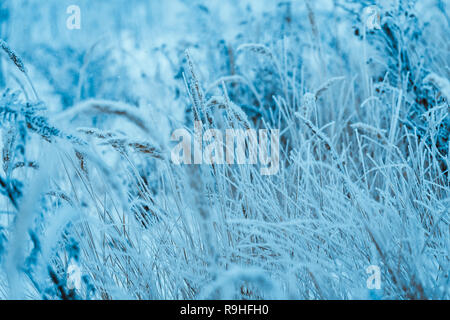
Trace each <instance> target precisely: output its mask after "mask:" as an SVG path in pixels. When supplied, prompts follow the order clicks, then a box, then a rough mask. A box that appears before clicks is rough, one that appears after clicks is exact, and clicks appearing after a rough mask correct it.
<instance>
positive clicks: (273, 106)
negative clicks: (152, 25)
mask: <svg viewBox="0 0 450 320" xmlns="http://www.w3.org/2000/svg"><path fill="white" fill-rule="evenodd" d="M231 2H232V1H231ZM231 2H230V3H231ZM424 2H426V1H424ZM118 3H120V1H118ZM258 3H259V2H258V1H255V2H254V3H252V6H250V8H251V9H248V10H246V9H245V6H244V5H243V4H241V5H239V4H237V3H234V4H233V5H231V8H234V9H233V10H235V11H236V12H240V13H241V14H242V16H244V17H246V18H247V24H245V25H244V26H243V27H242V26H241V27H237V26H235V24H236V22H235V21H234V20H233V19H230V17H229V14H228V11H227V12H225V13H224V12H222V14H220V8H221V5H220V4H219V3H215V2H214V3H213V4H207V3H206V2H205V3H204V4H202V6H192V7H189V8H185V7H184V6H183V5H181V4H179V3H178V2H177V1H175V0H174V1H173V6H175V5H176V6H177V10H178V11H180V10H181V11H183V10H184V11H185V14H186V12H188V13H189V12H191V13H192V14H191V15H189V14H186V16H184V19H187V18H188V17H189V18H192V17H195V19H194V18H192V21H191V20H189V19H188V20H187V21H189V25H190V27H191V28H192V30H190V31H189V34H188V35H186V36H189V38H193V39H196V38H195V37H196V36H198V35H200V36H198V38H197V39H196V40H193V41H194V43H195V44H196V46H192V45H191V44H190V43H189V42H188V41H184V40H185V39H182V37H180V39H179V40H178V42H177V41H174V40H173V39H172V40H167V41H168V46H167V47H165V46H161V47H158V48H157V49H155V50H153V51H151V50H145V46H146V44H145V43H141V44H139V45H137V44H136V43H134V42H133V41H132V40H133V37H132V36H126V35H123V34H122V33H119V31H118V33H117V35H118V37H125V38H127V37H128V38H127V39H128V41H120V44H115V43H114V42H113V41H111V40H102V41H111V42H110V43H109V45H106V44H105V43H103V44H101V45H96V47H95V50H91V47H88V46H86V47H84V48H81V49H79V48H78V49H79V50H80V51H81V52H89V56H88V58H86V56H85V59H80V61H79V67H80V70H82V73H83V75H82V77H81V76H80V78H77V79H75V80H73V83H72V86H68V88H69V89H64V88H67V86H65V85H64V86H63V85H62V84H58V83H57V81H55V79H53V76H55V77H56V76H60V77H61V79H59V80H60V81H61V82H64V81H66V82H67V81H68V82H69V83H70V81H69V79H70V76H69V74H70V72H72V71H70V70H71V69H70V68H69V67H67V68H68V69H67V70H65V72H62V71H60V72H62V73H63V75H61V73H56V74H52V71H48V72H44V71H43V70H42V71H39V67H38V66H39V65H42V64H41V62H39V61H38V60H39V58H38V57H33V56H32V54H31V53H29V54H27V53H26V52H23V54H22V53H21V54H16V53H14V51H13V48H14V44H15V43H16V44H17V46H18V47H22V48H23V46H24V44H23V43H20V42H18V40H15V39H18V36H16V37H14V36H13V35H12V36H11V42H8V43H7V42H1V43H0V45H1V46H2V48H3V50H4V51H5V53H6V55H4V56H3V57H4V58H5V59H3V64H4V65H7V66H8V67H4V69H3V73H2V74H3V75H4V79H5V83H6V87H11V88H13V89H14V90H18V91H17V93H16V94H13V93H12V91H5V94H4V95H3V97H2V98H0V124H1V127H0V132H1V138H2V144H1V146H2V165H3V167H2V169H3V170H2V171H0V192H1V199H0V298H2V299H4V298H30V299H42V298H44V299H53V298H64V299H71V298H77V299H122V298H131V299H220V298H228V299H249V298H250V299H366V298H369V299H371V298H373V299H448V298H449V274H448V270H449V250H450V237H449V220H448V219H449V208H450V197H449V191H450V184H449V179H448V167H449V164H450V163H449V155H448V148H449V141H448V135H449V125H450V120H449V114H448V112H449V105H448V99H449V92H448V89H449V80H448V79H449V77H450V74H449V66H448V61H449V60H448V58H449V48H448V43H449V41H448V37H449V36H448V35H449V33H448V32H445V30H448V11H446V9H445V7H443V9H442V7H440V6H439V5H431V4H430V5H429V10H433V12H434V14H435V15H434V16H433V21H431V22H430V20H429V17H427V15H423V16H420V15H418V12H419V11H418V10H419V9H420V8H419V7H418V6H419V5H420V4H418V5H417V6H416V7H415V6H413V5H412V4H408V5H403V6H396V5H394V4H392V3H391V4H383V3H378V6H379V8H380V12H381V25H382V29H380V30H366V29H365V28H364V21H361V20H358V19H359V15H358V14H359V13H360V12H362V9H363V8H364V7H365V6H366V5H368V4H365V3H364V1H361V2H355V3H353V2H352V1H346V2H340V1H337V2H336V3H337V6H336V7H333V5H332V4H330V3H328V1H325V4H326V5H323V6H320V5H319V4H316V5H314V3H316V2H309V5H307V6H305V5H304V3H303V2H302V4H299V3H298V2H295V1H293V3H292V5H291V6H286V4H282V5H276V3H275V1H274V2H270V4H271V5H273V6H268V9H267V10H268V12H269V13H268V15H266V16H263V15H261V14H259V13H258V12H259V10H262V9H261V8H260V5H258ZM430 3H431V2H430ZM121 5H122V4H118V5H117V6H118V7H120V6H121ZM94 7H95V6H94ZM224 7H225V8H228V9H227V10H231V9H230V5H229V4H227V5H226V6H224ZM180 8H181V9H180ZM10 9H11V10H12V11H13V9H14V6H11V8H10ZM141 9H142V8H141ZM189 10H191V11H189ZM405 12H407V14H405ZM13 13H14V12H13ZM22 14H24V13H22ZM223 15H224V16H225V17H224V16H223ZM14 16H15V15H14V14H12V15H11V17H14ZM231 16H233V15H231ZM238 16H239V15H238ZM446 18H447V20H445V19H446ZM197 20H198V21H197ZM219 20H220V21H222V24H223V25H222V26H220V27H219V26H218V25H215V24H214V22H215V21H219ZM83 21H84V20H83ZM195 21H197V22H195ZM426 22H430V24H428V25H427V24H426ZM11 23H15V22H14V21H13V22H11ZM224 26H229V28H230V29H231V31H230V30H228V31H224V32H225V33H226V35H223V37H226V40H224V41H219V40H222V38H221V34H220V32H221V30H222V29H223V30H225V29H226V28H225V27H224ZM437 26H440V27H441V28H438V27H437ZM84 28H88V26H86V27H84ZM233 28H236V30H238V31H241V35H240V36H239V35H237V36H236V35H230V34H233V33H235V32H232V31H233V30H234V29H233ZM239 28H243V29H242V30H241V29H239ZM261 28H262V29H263V30H264V31H265V32H264V33H261V31H258V30H261ZM138 29H139V28H137V29H131V30H138ZM205 30H206V31H205ZM141 32H142V31H141ZM99 37H100V36H99ZM99 37H98V38H99ZM230 37H231V39H230ZM98 38H96V40H98ZM200 39H203V41H201V40H200ZM204 39H207V40H204ZM163 40H164V39H163ZM189 41H190V40H189ZM196 41H198V42H196ZM96 43H97V42H96ZM439 44H442V45H441V46H440V48H437V47H438V46H439ZM33 45H36V46H38V47H39V44H37V43H35V42H31V43H30V44H29V47H28V48H27V49H28V50H30V52H31V50H33V49H34V48H33ZM41 46H44V45H41ZM143 47H144V48H143ZM149 47H151V46H150V45H149ZM68 48H70V44H67V43H65V42H64V39H62V40H61V47H60V50H61V52H62V54H61V57H60V59H61V60H62V61H63V60H64V59H66V58H67V57H68V56H69V53H67V54H65V53H66V51H64V50H66V49H67V50H68ZM72 49H73V48H72ZM185 49H188V50H187V51H186V52H185ZM67 52H68V51H67ZM94 52H97V53H94ZM100 52H101V53H100ZM22 55H23V56H24V57H27V58H26V59H25V58H23V59H20V58H19V56H22ZM96 55H98V56H96ZM118 57H120V58H118ZM18 61H19V62H20V64H19V65H18ZM22 61H23V63H22ZM103 62H104V64H102V63H103ZM71 63H74V62H71ZM90 65H91V66H90ZM25 68H28V69H27V70H31V71H30V72H29V74H28V73H26V74H25V75H26V77H25V78H23V76H24V71H23V70H25ZM61 68H64V66H63V67H61ZM159 68H161V69H159ZM180 68H182V69H180ZM17 69H19V70H17ZM21 69H23V70H21ZM150 69H151V70H150ZM118 75H120V76H121V77H120V78H116V77H117V76H118ZM168 75H171V76H168ZM103 77H104V78H103ZM80 79H81V80H80ZM56 80H58V79H56ZM52 82H53V83H54V86H55V88H54V90H53V91H52V90H50V91H48V87H49V86H50V87H51V83H52ZM82 82H83V83H82ZM49 83H50V84H49ZM36 91H37V92H36ZM41 91H43V92H44V94H42V92H41ZM33 92H34V93H35V94H33ZM38 93H39V95H38ZM27 97H28V98H27ZM38 99H40V100H42V103H40V102H36V100H38ZM46 99H48V100H49V101H61V105H60V106H56V107H55V106H48V105H46V104H48V102H46ZM64 101H66V102H64ZM72 102H73V103H72ZM50 110H56V111H54V112H53V111H50ZM194 120H202V121H203V122H204V124H205V126H209V127H213V128H218V129H226V128H238V129H239V128H240V129H245V128H246V127H251V128H254V129H279V130H280V134H281V139H280V170H279V172H278V173H277V174H276V175H272V176H264V175H261V173H260V170H259V169H260V168H259V165H175V164H173V163H172V162H171V160H170V150H171V148H172V147H173V143H170V141H169V140H170V133H171V132H172V131H173V130H175V129H178V128H183V127H185V128H187V129H188V130H189V131H193V125H194ZM71 265H72V266H73V265H76V266H77V267H78V268H79V269H80V270H81V275H82V281H81V283H82V284H81V287H80V288H76V289H72V287H71V286H70V281H71V278H70V276H69V275H68V273H69V269H70V266H71ZM371 265H376V266H379V268H380V270H381V289H380V290H375V289H368V288H367V283H366V282H367V279H368V277H369V276H370V274H367V273H366V269H367V267H369V266H371Z"/></svg>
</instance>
